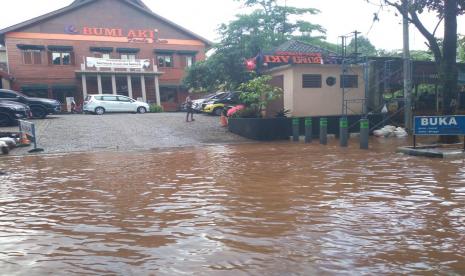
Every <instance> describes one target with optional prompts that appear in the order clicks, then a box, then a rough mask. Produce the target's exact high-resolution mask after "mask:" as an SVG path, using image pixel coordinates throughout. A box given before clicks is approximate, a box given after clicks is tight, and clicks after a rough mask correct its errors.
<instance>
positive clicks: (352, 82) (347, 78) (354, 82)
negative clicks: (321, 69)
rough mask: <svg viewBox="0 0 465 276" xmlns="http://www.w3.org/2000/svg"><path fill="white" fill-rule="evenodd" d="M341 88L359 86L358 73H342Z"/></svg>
mask: <svg viewBox="0 0 465 276" xmlns="http://www.w3.org/2000/svg"><path fill="white" fill-rule="evenodd" d="M340 84H341V88H343V87H344V88H358V75H341V81H340Z"/></svg>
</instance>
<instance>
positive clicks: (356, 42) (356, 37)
mask: <svg viewBox="0 0 465 276" xmlns="http://www.w3.org/2000/svg"><path fill="white" fill-rule="evenodd" d="M358 34H360V32H358V31H357V30H355V31H354V39H355V51H354V53H355V56H356V57H358Z"/></svg>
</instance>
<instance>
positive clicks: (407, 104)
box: [402, 0, 412, 133]
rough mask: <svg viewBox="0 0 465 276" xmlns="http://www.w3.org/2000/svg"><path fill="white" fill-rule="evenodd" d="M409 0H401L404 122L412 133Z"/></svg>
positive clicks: (407, 129)
mask: <svg viewBox="0 0 465 276" xmlns="http://www.w3.org/2000/svg"><path fill="white" fill-rule="evenodd" d="M409 7H410V0H402V10H403V16H402V18H403V33H404V34H403V37H404V122H405V129H406V131H407V132H409V133H410V132H411V131H412V96H411V95H412V69H411V62H410V45H409V22H408V11H409Z"/></svg>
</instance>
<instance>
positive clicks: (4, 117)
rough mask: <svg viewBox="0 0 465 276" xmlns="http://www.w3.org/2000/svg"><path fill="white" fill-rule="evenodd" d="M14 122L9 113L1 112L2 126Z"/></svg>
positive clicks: (0, 125) (0, 120) (0, 124)
mask: <svg viewBox="0 0 465 276" xmlns="http://www.w3.org/2000/svg"><path fill="white" fill-rule="evenodd" d="M11 124H12V121H11V119H10V116H8V115H7V114H0V127H5V126H9V125H11Z"/></svg>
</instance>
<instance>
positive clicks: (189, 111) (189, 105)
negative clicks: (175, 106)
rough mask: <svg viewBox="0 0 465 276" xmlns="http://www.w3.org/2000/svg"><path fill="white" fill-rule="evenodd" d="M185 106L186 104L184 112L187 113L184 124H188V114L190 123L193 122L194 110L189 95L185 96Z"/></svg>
mask: <svg viewBox="0 0 465 276" xmlns="http://www.w3.org/2000/svg"><path fill="white" fill-rule="evenodd" d="M185 104H186V111H187V114H186V122H189V114H190V115H191V121H195V120H194V109H193V108H192V104H193V103H192V99H191V96H190V95H187V97H186V102H185Z"/></svg>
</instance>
